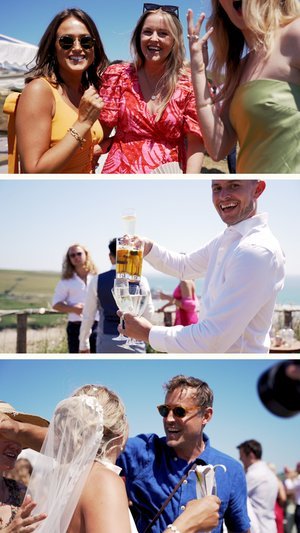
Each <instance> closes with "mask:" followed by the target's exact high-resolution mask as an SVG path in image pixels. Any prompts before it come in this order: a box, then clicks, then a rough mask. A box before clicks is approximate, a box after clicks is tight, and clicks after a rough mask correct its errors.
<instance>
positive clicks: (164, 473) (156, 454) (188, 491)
mask: <svg viewBox="0 0 300 533" xmlns="http://www.w3.org/2000/svg"><path fill="white" fill-rule="evenodd" d="M203 438H204V442H205V450H204V451H203V452H202V453H201V455H199V458H201V459H202V460H203V461H205V463H207V464H212V465H216V464H223V465H224V466H225V467H226V472H224V470H223V468H217V469H216V483H217V495H218V496H219V498H220V500H221V507H220V521H219V525H218V527H216V528H215V529H214V530H213V533H221V531H222V522H223V519H224V520H225V523H226V526H227V528H228V529H229V530H230V531H234V532H235V533H242V532H244V531H247V530H248V529H249V527H250V523H249V518H248V515H247V505H246V500H247V490H246V481H245V475H244V471H243V468H242V466H241V465H240V463H239V462H238V461H236V460H235V459H233V458H232V457H229V455H226V454H224V453H222V452H220V451H218V450H216V449H214V448H212V447H211V446H210V442H209V439H208V437H207V436H206V435H203ZM118 465H119V466H121V467H122V474H121V475H124V476H125V479H126V489H127V494H128V498H129V500H130V501H131V502H132V507H131V512H132V514H133V516H134V519H135V521H136V524H137V528H138V531H139V533H143V531H144V530H145V529H146V527H147V525H148V524H149V523H150V522H151V520H152V518H154V516H155V515H156V513H157V511H158V510H159V509H160V507H161V506H162V504H163V503H164V501H165V500H166V499H167V497H168V496H169V494H170V493H171V492H172V490H173V488H174V487H175V485H176V484H177V483H178V481H179V480H180V479H181V477H182V476H183V475H184V474H186V473H187V472H188V471H189V469H190V468H191V464H188V463H187V461H185V460H184V459H180V458H179V457H177V456H176V454H175V452H174V450H173V448H170V447H169V446H167V445H166V439H165V437H162V438H161V437H158V436H157V435H155V434H148V435H138V436H137V437H134V438H130V439H128V441H127V444H126V448H125V451H124V452H123V453H122V454H121V455H120V457H119V459H118ZM196 497H197V496H196V475H195V473H194V472H192V473H190V474H189V476H188V478H187V479H186V481H185V482H184V483H183V484H182V485H181V486H180V488H179V489H178V491H177V492H176V493H175V494H174V496H173V498H172V499H171V501H170V502H169V503H168V505H167V507H166V508H165V510H164V511H163V513H162V514H161V515H160V517H159V518H158V520H157V521H156V522H155V524H154V525H153V527H152V528H151V533H160V532H161V531H164V529H165V528H166V526H167V525H168V524H171V523H172V522H174V520H175V519H176V518H177V517H178V515H179V514H180V513H182V511H184V509H185V506H186V504H187V502H188V501H189V500H192V499H195V498H196Z"/></svg>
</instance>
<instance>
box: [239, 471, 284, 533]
mask: <svg viewBox="0 0 300 533" xmlns="http://www.w3.org/2000/svg"><path fill="white" fill-rule="evenodd" d="M246 482H247V492H248V497H249V500H250V503H251V507H252V510H253V512H254V514H255V518H256V529H255V533H256V532H259V533H277V526H276V521H275V502H276V498H277V494H278V481H277V478H276V476H275V474H274V473H273V472H272V471H271V469H270V468H269V467H268V465H267V464H266V463H265V462H264V461H256V462H255V463H253V464H252V465H250V466H249V467H248V469H247V472H246ZM257 527H259V529H257ZM251 531H252V528H251Z"/></svg>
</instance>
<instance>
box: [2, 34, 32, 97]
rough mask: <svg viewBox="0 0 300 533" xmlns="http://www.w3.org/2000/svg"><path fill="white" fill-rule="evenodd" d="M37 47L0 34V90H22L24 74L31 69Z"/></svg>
mask: <svg viewBox="0 0 300 533" xmlns="http://www.w3.org/2000/svg"><path fill="white" fill-rule="evenodd" d="M37 49H38V47H37V46H35V45H33V44H29V43H26V42H24V41H19V40H18V39H14V38H13V37H8V36H7V35H2V34H0V90H3V89H4V90H5V89H6V90H11V89H13V88H16V89H22V88H23V87H24V73H25V72H26V71H27V70H28V68H31V67H33V65H34V60H35V56H36V53H37Z"/></svg>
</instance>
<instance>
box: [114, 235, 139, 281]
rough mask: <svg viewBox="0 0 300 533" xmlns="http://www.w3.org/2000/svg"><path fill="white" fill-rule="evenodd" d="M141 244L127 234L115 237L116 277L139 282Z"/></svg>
mask: <svg viewBox="0 0 300 533" xmlns="http://www.w3.org/2000/svg"><path fill="white" fill-rule="evenodd" d="M142 265H143V244H141V243H135V242H133V240H132V239H131V238H130V237H129V236H128V235H127V236H125V237H117V262H116V277H117V278H125V279H128V281H131V282H136V283H139V282H140V280H141V275H142Z"/></svg>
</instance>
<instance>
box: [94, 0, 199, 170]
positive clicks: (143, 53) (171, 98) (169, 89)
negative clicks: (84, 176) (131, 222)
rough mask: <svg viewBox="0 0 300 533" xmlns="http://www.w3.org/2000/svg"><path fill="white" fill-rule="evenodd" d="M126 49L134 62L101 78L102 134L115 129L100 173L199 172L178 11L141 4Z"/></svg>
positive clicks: (196, 135)
mask: <svg viewBox="0 0 300 533" xmlns="http://www.w3.org/2000/svg"><path fill="white" fill-rule="evenodd" d="M131 49H132V53H133V57H134V61H133V63H132V64H129V63H121V64H117V65H111V66H110V67H108V68H107V70H106V71H105V72H104V75H103V78H102V88H101V90H100V95H101V97H102V98H103V100H104V103H105V106H104V108H103V110H102V111H101V115H100V119H101V124H102V126H103V127H104V131H105V135H106V136H109V134H110V132H111V130H112V129H113V128H115V127H116V135H115V137H114V140H113V143H112V147H111V149H110V151H109V155H108V158H107V160H106V162H105V164H104V167H103V173H104V174H113V173H119V174H130V173H132V174H133V173H134V174H135V173H141V174H145V173H151V172H154V171H156V170H157V168H158V167H160V166H164V165H166V164H167V165H170V164H171V165H172V168H173V171H174V172H177V173H180V172H186V173H198V172H200V170H201V166H202V162H203V156H204V145H203V142H202V134H201V132H200V128H199V124H198V121H197V114H196V108H195V99H194V93H193V89H192V84H191V79H190V70H189V69H188V68H187V64H186V60H185V49H184V44H183V35H182V26H181V23H180V21H179V18H178V8H177V7H176V6H159V5H157V4H144V13H143V15H142V16H141V17H140V19H139V21H138V23H137V25H136V27H135V29H134V31H133V35H132V39H131Z"/></svg>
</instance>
